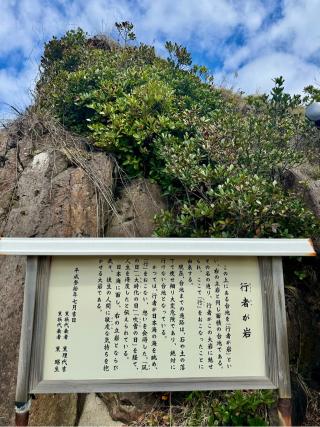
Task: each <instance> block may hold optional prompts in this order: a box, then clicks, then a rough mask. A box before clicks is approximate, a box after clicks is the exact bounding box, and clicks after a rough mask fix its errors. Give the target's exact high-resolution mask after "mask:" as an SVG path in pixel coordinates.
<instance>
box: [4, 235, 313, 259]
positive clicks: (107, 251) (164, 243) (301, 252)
mask: <svg viewBox="0 0 320 427" xmlns="http://www.w3.org/2000/svg"><path fill="white" fill-rule="evenodd" d="M0 255H29V256H31V255H39V256H41V255H44V256H50V255H77V256H85V255H95V256H99V255H150V256H151V255H152V256H161V255H176V256H178V255H194V256H197V255H199V256H201V255H203V256H210V255H211V256H219V255H220V256H315V255H316V252H315V250H314V247H313V244H312V241H311V240H310V239H253V238H249V239H243V238H242V239H236V238H235V239H230V238H228V239H222V238H150V237H146V238H135V237H133V238H114V237H109V238H87V237H84V238H46V237H41V238H24V237H22V238H19V237H18V238H17V237H13V238H10V237H3V238H0Z"/></svg>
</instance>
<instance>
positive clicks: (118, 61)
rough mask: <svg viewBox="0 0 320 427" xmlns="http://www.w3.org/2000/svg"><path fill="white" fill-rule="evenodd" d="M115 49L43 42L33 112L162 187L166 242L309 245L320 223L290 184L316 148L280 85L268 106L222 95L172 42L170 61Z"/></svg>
mask: <svg viewBox="0 0 320 427" xmlns="http://www.w3.org/2000/svg"><path fill="white" fill-rule="evenodd" d="M117 28H118V31H119V34H120V36H121V37H122V39H123V41H124V42H123V44H122V45H121V44H119V43H117V42H115V41H113V40H110V39H108V38H106V37H102V36H101V37H93V38H90V37H88V36H87V35H86V34H85V33H84V32H83V31H82V30H77V31H70V32H68V33H67V34H66V35H65V36H64V37H62V38H61V39H59V40H58V39H55V38H54V39H53V40H51V41H50V42H49V43H47V45H46V47H45V51H44V55H43V57H42V61H41V77H40V80H39V82H38V85H37V94H36V102H37V103H38V104H39V105H40V106H41V107H43V108H46V109H49V110H51V111H52V112H53V114H54V115H55V116H57V117H58V118H59V120H60V121H61V122H62V123H63V124H64V126H65V127H66V128H67V129H70V130H71V131H73V132H75V133H78V134H82V135H85V136H86V137H87V138H88V139H89V140H90V141H91V144H92V145H93V146H95V147H97V148H99V149H102V150H105V151H106V152H108V153H110V154H112V155H113V156H114V157H115V158H116V159H117V162H118V164H119V165H120V167H121V168H123V169H124V171H125V172H126V173H127V174H128V176H129V177H136V176H144V177H146V178H150V179H153V180H155V181H156V182H158V183H159V184H160V185H161V187H162V189H163V193H164V194H165V195H166V196H167V197H168V198H169V200H170V207H171V208H170V210H169V211H166V212H164V213H163V215H161V216H160V217H159V218H158V219H157V223H158V229H157V234H158V235H159V236H193V237H200V236H212V237H219V236H220V237H221V236H222V237H300V236H302V237H306V236H308V237H309V236H313V235H314V234H315V230H316V228H317V221H316V220H315V218H314V216H313V215H312V213H311V212H310V211H309V210H308V209H307V208H306V207H305V206H304V204H303V203H302V201H301V199H300V198H299V196H297V195H296V194H293V193H291V192H289V191H288V190H286V188H285V186H284V185H283V182H284V176H285V173H286V171H287V170H288V169H289V168H292V167H294V166H296V165H298V164H300V163H301V162H303V161H304V160H305V158H306V156H307V155H308V152H309V151H310V150H312V149H313V146H312V142H313V141H314V140H315V139H316V138H317V133H316V131H315V130H314V127H313V126H312V125H311V124H310V123H308V122H307V121H306V120H305V118H304V115H303V109H302V108H301V107H302V105H303V103H304V102H306V101H307V99H308V97H307V96H306V97H305V98H304V99H302V98H301V96H299V95H295V96H290V95H289V94H287V93H285V91H284V81H283V79H282V78H281V77H280V78H276V79H275V80H274V82H275V85H274V88H273V90H272V92H271V94H270V95H265V94H263V95H256V96H244V95H243V94H235V93H232V92H231V91H228V90H225V89H221V88H218V87H216V86H215V85H214V80H213V77H212V76H211V75H210V74H209V72H208V70H207V69H206V68H205V67H202V66H197V65H192V60H191V57H190V54H189V53H188V52H187V51H186V50H185V48H183V47H182V46H179V45H177V44H174V43H171V42H167V43H166V48H167V50H168V54H169V57H168V59H167V60H165V59H162V58H160V57H158V56H156V54H155V51H154V48H153V47H152V46H146V45H144V44H140V45H138V44H136V45H133V44H130V40H133V39H134V33H133V29H132V27H130V24H129V23H126V22H125V23H120V24H118V27H117Z"/></svg>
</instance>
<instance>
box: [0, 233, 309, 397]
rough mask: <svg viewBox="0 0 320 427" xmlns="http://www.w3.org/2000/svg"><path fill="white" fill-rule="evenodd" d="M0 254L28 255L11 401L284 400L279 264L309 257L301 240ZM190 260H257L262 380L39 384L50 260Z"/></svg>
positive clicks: (63, 246)
mask: <svg viewBox="0 0 320 427" xmlns="http://www.w3.org/2000/svg"><path fill="white" fill-rule="evenodd" d="M0 254H3V255H13V254H14V255H27V256H28V258H27V272H26V282H25V295H24V306H23V320H22V330H21V340H20V353H19V366H18V378H17V390H16V402H26V401H27V400H28V396H29V394H30V393H74V392H93V391H95V392H111V391H113V392H115V391H119V392H120V391H175V390H231V389H261V388H266V389H268V388H271V389H275V388H279V394H280V397H284V398H290V397H291V391H290V375H289V357H288V342H287V329H286V313H285V299H284V284H283V271H282V259H281V256H284V255H295V256H311V255H315V252H314V250H313V246H312V243H311V242H310V240H308V239H153V238H140V239H139V238H138V239H137V238H131V239H127V238H105V239H99V238H97V239H89V238H78V239H62V238H60V239H59V238H58V239H47V238H40V239H35V238H28V239H25V238H20V239H19V238H12V239H9V238H6V239H0ZM55 255H66V256H68V255H79V256H81V255H86V256H88V255H101V256H102V255H129V256H130V255H131V256H132V255H148V256H151V255H152V256H161V255H162V256H163V255H177V256H178V255H192V256H201V255H206V256H218V255H220V256H228V255H230V256H240V257H241V256H256V257H258V260H259V268H260V278H261V285H262V298H263V323H264V342H265V362H266V377H258V378H254V377H251V378H245V379H244V378H239V377H233V378H199V379H195V378H193V379H192V380H191V379H187V378H184V379H175V380H172V379H165V378H164V379H161V380H143V381H142V380H130V381H129V380H127V381H123V380H122V381H120V380H93V381H79V380H74V381H68V380H58V381H44V380H43V377H42V365H43V353H44V351H43V350H44V331H45V318H46V304H47V296H48V285H49V275H50V262H51V256H55Z"/></svg>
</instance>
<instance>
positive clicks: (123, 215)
mask: <svg viewBox="0 0 320 427" xmlns="http://www.w3.org/2000/svg"><path fill="white" fill-rule="evenodd" d="M165 207H166V205H165V203H164V200H163V198H162V197H161V193H160V189H159V186H158V185H156V184H153V183H150V182H148V181H147V180H144V179H137V180H135V181H133V182H132V183H131V184H130V185H129V186H128V187H126V188H125V189H124V190H123V191H122V193H121V196H120V198H119V200H118V201H117V203H116V210H117V212H118V215H113V217H112V218H111V221H110V223H109V227H108V232H107V234H108V236H112V237H150V236H151V235H152V233H153V231H154V216H155V215H156V214H157V213H160V211H161V209H165Z"/></svg>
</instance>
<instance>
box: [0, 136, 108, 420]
mask: <svg viewBox="0 0 320 427" xmlns="http://www.w3.org/2000/svg"><path fill="white" fill-rule="evenodd" d="M3 144H4V141H3V140H2V146H0V153H1V151H2V150H1V148H2V149H3ZM21 146H22V147H23V154H21V151H20V157H21V159H20V160H21V163H22V164H23V166H21V165H20V164H19V165H18V164H17V162H16V157H17V148H13V149H11V150H9V153H8V154H7V158H8V160H7V161H6V162H5V164H4V165H3V167H2V168H0V232H1V235H3V236H6V237H14V236H15V237H17V236H19V237H35V236H37V237H51V236H55V237H62V236H64V237H71V236H74V237H76V236H93V237H94V236H97V235H99V234H100V233H101V230H100V228H101V224H100V218H99V215H98V214H97V209H96V205H97V194H96V188H95V186H94V185H93V183H92V182H91V180H90V179H89V178H88V176H87V175H86V173H85V172H84V171H83V170H82V169H81V168H77V167H72V166H70V164H69V162H68V160H67V158H66V157H65V156H64V155H63V154H62V153H61V152H59V151H57V150H49V151H42V152H39V153H38V154H36V155H34V156H32V151H33V150H34V147H32V144H29V142H28V141H22V144H21ZM88 161H89V162H91V164H92V165H96V166H97V167H98V168H101V169H102V170H103V174H102V179H103V180H104V184H105V185H106V186H107V187H109V188H110V191H112V189H113V184H114V183H113V177H112V175H113V163H112V161H111V160H110V159H109V158H108V157H106V156H105V155H103V154H101V153H92V154H91V155H90V159H89V160H88ZM0 271H1V275H0V304H1V309H0V316H1V318H0V366H1V373H0V376H1V377H0V389H1V390H0V395H1V399H0V417H1V422H2V424H13V422H14V420H13V415H14V395H15V384H16V371H17V361H18V349H19V340H20V327H21V314H22V313H21V311H22V302H23V285H24V274H25V259H24V258H23V257H1V258H0ZM52 399H53V398H51V400H50V396H43V397H41V398H40V397H39V398H38V399H36V400H35V401H34V402H33V405H32V414H33V415H32V419H31V422H32V424H33V425H45V424H43V423H44V420H47V423H48V424H47V425H62V424H63V425H73V423H74V420H75V415H72V414H73V413H74V409H72V408H74V407H75V406H76V402H77V396H76V395H68V396H67V397H63V396H60V397H55V398H54V399H53V400H52ZM66 399H67V400H66ZM50 402H53V403H52V404H51V403H50ZM55 407H56V408H57V409H56V411H55V410H54V408H55ZM61 408H64V409H61ZM66 408H69V409H68V410H66ZM70 417H71V418H70Z"/></svg>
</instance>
